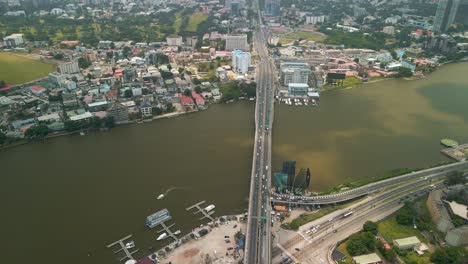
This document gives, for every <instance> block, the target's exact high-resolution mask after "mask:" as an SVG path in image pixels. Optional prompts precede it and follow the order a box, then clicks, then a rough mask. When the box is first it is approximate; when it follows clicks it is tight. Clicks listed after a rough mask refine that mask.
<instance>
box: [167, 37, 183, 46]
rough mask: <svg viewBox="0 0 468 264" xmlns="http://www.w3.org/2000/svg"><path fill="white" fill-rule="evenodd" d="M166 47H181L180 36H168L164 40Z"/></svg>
mask: <svg viewBox="0 0 468 264" xmlns="http://www.w3.org/2000/svg"><path fill="white" fill-rule="evenodd" d="M166 42H167V45H169V46H182V44H183V42H182V37H181V36H169V37H167V38H166Z"/></svg>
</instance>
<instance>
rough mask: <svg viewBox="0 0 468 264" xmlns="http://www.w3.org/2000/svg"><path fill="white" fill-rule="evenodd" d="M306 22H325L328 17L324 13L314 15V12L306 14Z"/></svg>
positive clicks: (313, 23) (314, 23) (310, 23)
mask: <svg viewBox="0 0 468 264" xmlns="http://www.w3.org/2000/svg"><path fill="white" fill-rule="evenodd" d="M305 18H306V24H309V25H316V24H320V23H323V22H325V19H326V17H325V16H324V15H318V16H316V15H312V14H306V15H305Z"/></svg>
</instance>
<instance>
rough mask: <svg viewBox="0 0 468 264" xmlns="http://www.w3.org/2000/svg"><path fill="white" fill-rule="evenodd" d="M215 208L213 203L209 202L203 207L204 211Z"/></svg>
mask: <svg viewBox="0 0 468 264" xmlns="http://www.w3.org/2000/svg"><path fill="white" fill-rule="evenodd" d="M214 208H215V205H214V204H210V205H208V206H207V207H205V211H207V212H209V211H211V210H213V209H214Z"/></svg>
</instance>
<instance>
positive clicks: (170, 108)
mask: <svg viewBox="0 0 468 264" xmlns="http://www.w3.org/2000/svg"><path fill="white" fill-rule="evenodd" d="M174 111H175V107H174V106H173V105H172V103H167V104H166V113H172V112H174Z"/></svg>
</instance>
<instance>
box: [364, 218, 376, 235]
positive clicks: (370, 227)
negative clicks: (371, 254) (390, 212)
mask: <svg viewBox="0 0 468 264" xmlns="http://www.w3.org/2000/svg"><path fill="white" fill-rule="evenodd" d="M363 229H364V231H366V232H371V233H372V234H374V235H377V233H378V231H377V223H375V222H372V221H367V222H365V223H364V225H363Z"/></svg>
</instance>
